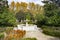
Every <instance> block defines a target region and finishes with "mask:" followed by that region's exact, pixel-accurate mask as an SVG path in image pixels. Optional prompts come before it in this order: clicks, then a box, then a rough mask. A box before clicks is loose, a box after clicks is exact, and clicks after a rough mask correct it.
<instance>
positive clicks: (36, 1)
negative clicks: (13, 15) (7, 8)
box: [8, 0, 44, 6]
mask: <svg viewBox="0 0 60 40" xmlns="http://www.w3.org/2000/svg"><path fill="white" fill-rule="evenodd" d="M12 1H14V2H26V3H29V2H34V3H35V4H40V5H41V6H43V5H44V3H42V2H41V1H43V0H8V4H11V2H12Z"/></svg>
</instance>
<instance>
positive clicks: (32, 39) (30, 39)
mask: <svg viewBox="0 0 60 40" xmlns="http://www.w3.org/2000/svg"><path fill="white" fill-rule="evenodd" d="M22 40H37V39H36V38H24V39H22Z"/></svg>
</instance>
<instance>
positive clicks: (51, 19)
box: [44, 3, 60, 26]
mask: <svg viewBox="0 0 60 40" xmlns="http://www.w3.org/2000/svg"><path fill="white" fill-rule="evenodd" d="M44 11H45V17H46V19H47V20H46V24H47V25H53V26H56V25H60V21H59V20H60V16H59V13H60V9H59V7H58V6H56V5H55V4H52V3H50V4H46V5H44Z"/></svg>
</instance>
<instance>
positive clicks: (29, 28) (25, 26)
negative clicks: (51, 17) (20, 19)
mask: <svg viewBox="0 0 60 40" xmlns="http://www.w3.org/2000/svg"><path fill="white" fill-rule="evenodd" d="M25 21H26V24H19V25H17V27H14V30H25V31H35V30H37V25H33V24H28V21H29V20H28V19H26V20H25Z"/></svg>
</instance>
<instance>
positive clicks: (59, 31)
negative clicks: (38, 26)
mask: <svg viewBox="0 0 60 40" xmlns="http://www.w3.org/2000/svg"><path fill="white" fill-rule="evenodd" d="M43 33H45V34H47V35H51V36H55V37H59V38H60V28H55V27H46V28H45V27H44V28H43Z"/></svg>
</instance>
